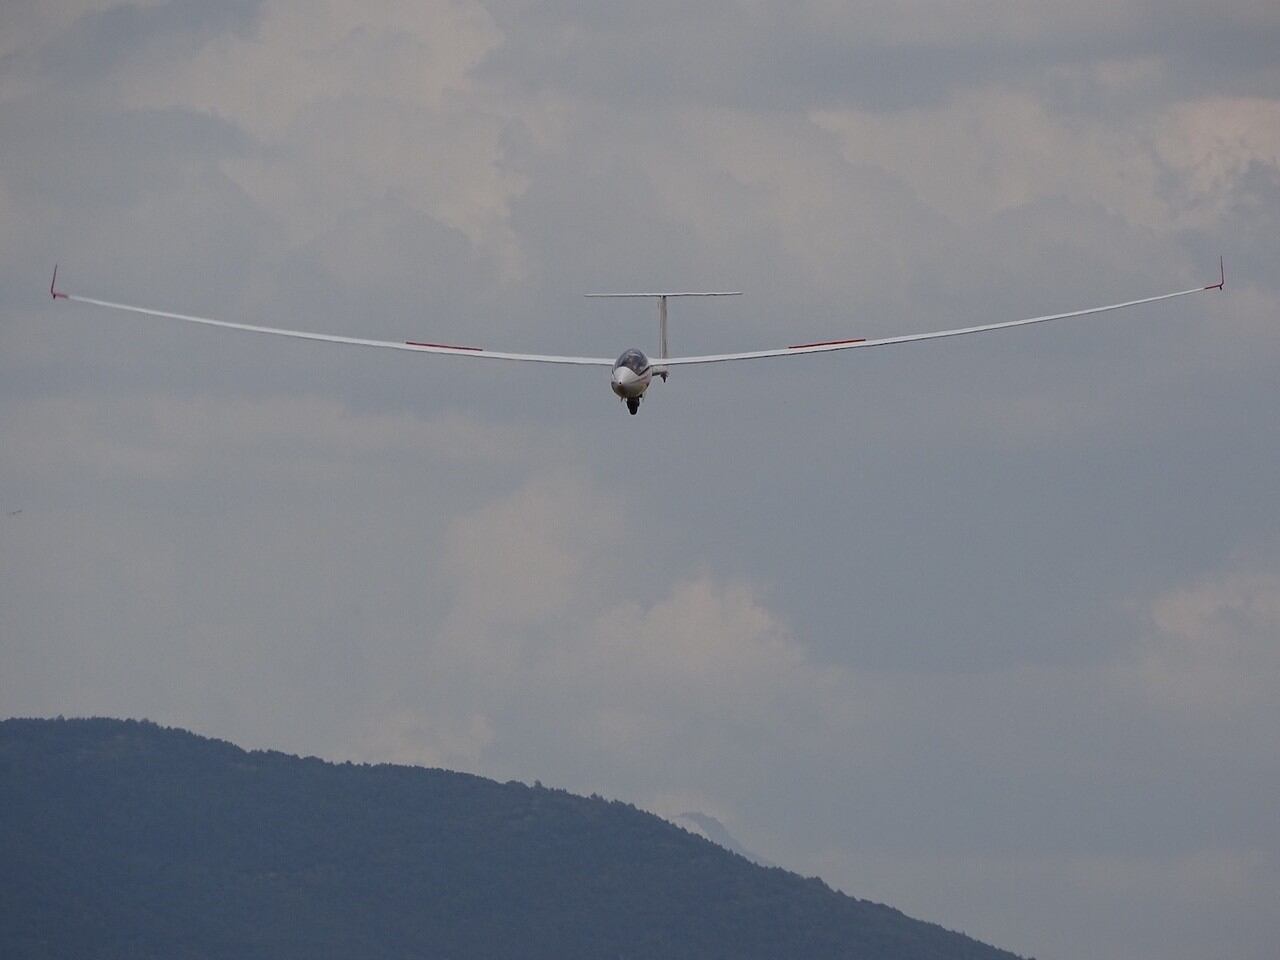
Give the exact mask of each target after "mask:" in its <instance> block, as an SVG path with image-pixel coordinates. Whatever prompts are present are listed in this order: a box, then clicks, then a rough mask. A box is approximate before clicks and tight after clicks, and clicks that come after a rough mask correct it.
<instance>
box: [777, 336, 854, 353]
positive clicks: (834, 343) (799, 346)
mask: <svg viewBox="0 0 1280 960" xmlns="http://www.w3.org/2000/svg"><path fill="white" fill-rule="evenodd" d="M866 342H867V338H866V337H858V338H857V339H856V340H819V341H818V342H817V343H793V344H792V345H791V346H789V347H787V349H788V350H803V349H805V348H806V347H838V346H840V345H841V344H844V343H866Z"/></svg>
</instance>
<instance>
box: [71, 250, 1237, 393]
mask: <svg viewBox="0 0 1280 960" xmlns="http://www.w3.org/2000/svg"><path fill="white" fill-rule="evenodd" d="M1225 286H1226V269H1225V267H1224V266H1223V262H1222V258H1221V257H1219V258H1218V282H1217V283H1210V284H1207V285H1206V286H1203V287H1192V288H1191V289H1189V290H1178V291H1175V292H1173V293H1161V294H1157V295H1155V296H1152V297H1142V298H1140V299H1138V300H1126V301H1125V302H1123V303H1111V304H1107V305H1105V306H1101V307H1089V308H1087V309H1084V310H1071V311H1068V312H1067V313H1051V314H1047V315H1045V316H1043V317H1028V318H1027V319H1025V320H1006V321H1003V322H1000V323H986V324H981V325H980V326H976V327H958V328H956V329H954V330H936V331H933V332H931V333H912V334H906V335H904V336H897V337H881V338H878V339H874V340H868V339H866V338H855V339H847V340H819V341H815V342H812V343H797V344H793V345H791V346H789V347H779V348H777V349H774V350H748V351H745V352H742V353H713V354H706V355H704V356H695V357H672V356H669V355H668V351H667V301H668V300H669V299H672V298H676V297H735V296H739V292H738V291H684V292H660V293H597V294H587V296H589V297H632V298H634V297H645V298H651V299H655V300H657V301H658V336H659V341H658V356H657V357H656V358H654V360H650V359H649V357H648V356H647V355H646V354H645V352H644V351H643V350H639V349H637V348H634V347H633V348H631V349H629V350H624V351H623V352H622V353H621V354H620V355H619V356H618V357H617V358H616V359H613V360H610V359H609V358H608V357H573V356H556V355H551V354H541V353H508V352H505V351H501V350H485V349H482V348H480V347H464V346H458V345H456V344H448V343H429V342H426V341H421V340H366V339H364V338H362V337H344V336H338V335H336V334H329V333H308V332H306V331H303V330H286V329H283V328H281V327H264V326H257V325H255V324H251V323H232V322H230V321H227V320H213V319H210V318H209V317H194V316H190V315H188V314H185V313H170V312H169V311H167V310H152V309H150V308H147V307H135V306H132V305H130V304H127V303H114V302H112V301H110V300H98V299H96V298H94V297H83V296H79V295H78V294H74V293H65V292H64V291H61V290H59V289H58V268H57V265H55V266H54V268H53V280H52V281H51V282H50V284H49V293H50V295H51V296H52V297H53V299H54V300H66V301H69V302H75V303H86V304H90V305H91V306H96V307H105V308H107V309H108V310H122V311H125V312H126V313H136V314H142V315H143V316H148V317H160V318H161V319H165V320H182V321H185V322H186V323H198V324H203V325H205V326H209V327H222V328H223V329H227V330H244V331H248V332H249V333H270V334H275V335H276V336H280V337H293V338H295V339H298V340H318V341H320V342H321V343H337V344H346V345H347V346H354V347H382V348H384V349H389V350H407V351H409V352H411V353H433V354H442V355H444V356H449V357H479V358H487V359H490V360H521V361H526V362H530V363H560V364H576V365H579V366H595V367H609V368H611V370H612V375H611V380H610V387H611V388H612V390H613V392H614V393H615V394H616V395H617V396H618V398H619V399H621V400H622V401H623V402H624V403H625V404H626V405H627V410H628V411H629V412H631V413H632V414H635V413H636V412H637V411H638V410H639V409H640V400H641V399H642V398H643V397H644V394H645V391H646V390H648V389H649V386H650V384H651V383H652V382H653V378H654V377H655V376H657V377H661V378H662V380H664V381H665V380H666V379H667V376H668V375H669V374H670V371H671V368H672V367H676V366H690V365H693V364H699V363H728V362H730V361H733V360H764V359H767V358H771V357H799V356H807V355H810V354H814V353H834V352H835V351H837V350H854V349H861V348H863V347H884V346H889V345H891V344H895V343H919V342H921V341H924V340H940V339H942V338H944V337H959V336H964V335H965V334H969V333H986V332H987V331H990V330H1007V329H1009V328H1011V327H1023V326H1028V325H1030V324H1033V323H1048V322H1049V321H1050V320H1069V319H1072V318H1074V317H1087V316H1091V315H1092V314H1095V313H1107V312H1109V311H1111V310H1123V309H1124V308H1126V307H1136V306H1140V305H1142V304H1145V303H1158V302H1160V301H1162V300H1173V299H1175V298H1177V297H1186V296H1190V295H1191V294H1193V293H1203V292H1205V291H1206V290H1222V289H1223V288H1224V287H1225Z"/></svg>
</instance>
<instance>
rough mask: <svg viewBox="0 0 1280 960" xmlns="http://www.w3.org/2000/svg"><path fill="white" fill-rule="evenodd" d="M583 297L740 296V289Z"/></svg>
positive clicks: (590, 295)
mask: <svg viewBox="0 0 1280 960" xmlns="http://www.w3.org/2000/svg"><path fill="white" fill-rule="evenodd" d="M583 296H585V297H740V296H742V291H741V290H684V291H681V292H679V293H662V292H660V291H659V292H655V293H585V294H583Z"/></svg>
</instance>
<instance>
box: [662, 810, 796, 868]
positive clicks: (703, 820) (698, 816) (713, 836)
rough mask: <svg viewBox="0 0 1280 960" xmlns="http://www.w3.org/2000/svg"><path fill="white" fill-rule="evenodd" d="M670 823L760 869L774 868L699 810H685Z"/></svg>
mask: <svg viewBox="0 0 1280 960" xmlns="http://www.w3.org/2000/svg"><path fill="white" fill-rule="evenodd" d="M671 822H672V823H674V824H675V825H676V826H677V827H681V828H682V829H684V830H688V831H689V832H690V833H694V834H697V835H698V836H700V837H703V838H705V839H707V840H710V841H711V842H712V843H714V844H716V845H718V846H721V847H724V848H725V849H726V850H728V851H730V852H731V853H736V854H737V855H738V856H740V857H744V858H746V859H747V860H750V861H751V862H752V863H755V864H759V865H760V866H762V867H773V866H776V864H773V863H770V862H769V861H768V860H766V859H765V858H764V857H762V856H759V855H758V854H755V853H752V852H751V851H750V850H748V849H747V848H746V847H744V846H743V845H742V844H741V843H739V842H738V841H737V839H736V838H735V837H734V836H733V834H731V833H730V832H729V830H728V828H727V827H725V825H724V824H723V823H721V822H720V821H719V820H717V819H716V818H715V817H713V816H711V814H709V813H703V812H702V811H701V810H687V811H685V812H684V813H681V814H678V815H676V816H674V817H672V818H671Z"/></svg>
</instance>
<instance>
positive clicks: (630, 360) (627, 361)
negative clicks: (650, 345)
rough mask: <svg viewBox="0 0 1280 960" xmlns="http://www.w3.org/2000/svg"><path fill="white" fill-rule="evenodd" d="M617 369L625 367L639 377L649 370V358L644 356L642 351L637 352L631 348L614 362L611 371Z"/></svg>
mask: <svg viewBox="0 0 1280 960" xmlns="http://www.w3.org/2000/svg"><path fill="white" fill-rule="evenodd" d="M619 367H626V368H627V369H628V370H630V371H631V372H632V373H634V374H636V376H639V375H640V374H642V373H644V372H645V371H646V370H648V369H649V358H648V357H646V356H645V355H644V351H643V350H637V349H636V348H635V347H632V348H631V349H630V350H627V351H625V352H624V353H623V354H622V356H620V357H619V358H618V359H617V360H616V361H615V362H614V364H613V369H615V370H617V369H618V368H619Z"/></svg>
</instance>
